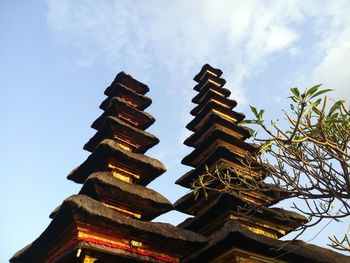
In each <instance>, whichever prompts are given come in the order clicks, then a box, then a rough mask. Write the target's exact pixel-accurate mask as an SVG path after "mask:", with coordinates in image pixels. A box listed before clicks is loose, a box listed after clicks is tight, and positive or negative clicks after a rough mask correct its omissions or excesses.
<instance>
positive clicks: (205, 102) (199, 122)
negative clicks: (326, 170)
mask: <svg viewBox="0 0 350 263" xmlns="http://www.w3.org/2000/svg"><path fill="white" fill-rule="evenodd" d="M221 75H222V71H221V70H219V69H216V68H213V67H211V66H210V65H208V64H206V65H204V66H203V67H202V69H201V70H200V72H199V73H198V74H197V75H196V76H195V77H194V80H195V81H196V82H197V84H196V85H195V87H194V90H195V91H197V92H198V94H197V95H196V96H195V97H194V98H193V100H192V102H193V103H195V104H196V106H195V108H194V109H193V110H192V111H191V114H192V115H193V116H194V118H193V120H192V121H191V122H190V123H189V124H188V125H187V128H188V129H189V130H190V131H192V132H193V134H192V135H191V136H190V137H189V138H187V139H186V140H185V142H184V143H185V145H187V146H190V147H193V148H194V149H193V151H192V152H191V153H190V154H188V155H187V156H186V157H185V158H183V160H182V163H183V164H185V165H188V166H191V167H192V170H190V171H189V172H188V173H186V174H185V175H183V176H182V177H180V178H179V179H178V180H177V182H176V183H177V184H179V185H181V186H183V187H186V188H188V189H191V187H192V184H193V182H194V181H195V180H197V179H198V177H199V176H201V175H203V174H204V173H215V170H216V169H218V168H220V169H223V170H225V171H227V172H228V173H231V174H238V173H239V174H241V175H242V176H247V180H249V179H250V178H249V176H253V177H256V178H259V179H261V182H262V183H263V180H264V178H263V174H264V173H263V169H264V168H263V166H262V165H259V164H256V165H255V170H253V171H249V172H247V167H246V166H245V165H244V163H245V160H246V157H247V156H248V155H250V154H253V153H255V152H256V151H258V147H257V146H255V145H254V144H251V143H248V142H246V139H248V138H249V137H250V130H249V129H248V128H245V127H244V126H242V125H241V124H240V122H241V121H242V120H243V119H244V118H245V116H244V114H242V113H239V112H236V111H234V110H233V108H234V107H235V106H236V105H237V102H236V101H234V100H232V99H230V98H229V96H230V91H229V89H226V88H225V87H224V85H225V82H226V81H225V80H224V79H223V78H221ZM148 91H149V88H148V86H147V85H145V84H143V83H141V82H139V81H137V80H135V79H134V78H132V77H131V76H130V75H127V74H126V73H124V72H120V73H119V74H118V75H117V76H116V78H115V80H114V81H113V82H112V83H111V85H110V86H109V87H108V88H107V89H106V90H105V95H106V96H107V98H106V99H105V100H104V101H103V102H102V103H101V105H100V108H101V110H103V113H102V114H101V116H100V117H98V118H97V119H96V120H95V121H94V122H93V124H92V128H94V129H96V133H95V135H94V136H93V137H92V138H91V139H90V140H89V141H88V142H87V143H86V144H85V146H84V149H85V150H87V151H89V152H90V153H91V154H90V155H89V156H88V158H87V159H86V160H85V161H84V162H83V163H82V164H81V165H79V166H78V167H77V168H75V169H74V170H73V171H72V172H71V173H70V174H69V175H68V179H69V180H72V181H74V182H75V183H78V184H82V187H81V190H80V192H79V193H78V194H76V195H73V196H70V197H68V198H67V199H65V200H64V201H63V203H62V204H61V205H60V206H59V207H57V208H56V209H54V210H53V212H52V213H51V215H50V218H51V219H52V220H51V222H50V224H49V225H48V227H47V228H46V229H45V230H44V232H43V233H42V234H41V235H40V236H39V237H38V238H37V239H36V240H35V241H34V242H33V243H31V244H29V245H27V246H26V247H24V248H23V249H21V250H20V251H18V252H17V253H16V254H15V255H14V256H13V257H12V258H11V259H10V262H11V263H51V262H59V263H105V262H106V263H109V262H111V263H112V262H131V263H132V262H155V263H161V262H169V263H179V262H193V263H202V262H204V263H205V262H211V263H223V262H242V263H243V262H245V263H267V262H298V263H301V262H308V263H309V262H324V263H325V262H330V263H333V262H334V263H338V262H350V260H349V257H346V256H343V255H341V254H338V253H336V252H333V251H331V250H328V249H324V248H320V247H317V246H314V245H310V244H307V243H304V242H302V241H297V240H294V241H291V242H288V241H281V240H279V239H280V238H281V237H283V236H285V235H286V234H288V233H289V232H291V231H293V230H295V229H296V228H298V227H299V226H301V225H303V224H304V223H306V222H307V219H306V218H305V217H304V216H301V215H299V214H297V213H295V212H292V211H287V210H284V209H282V208H276V207H275V206H274V205H276V204H277V203H278V201H280V200H281V199H282V198H283V196H281V195H279V194H277V193H276V192H275V191H273V190H268V191H265V192H264V191H263V192H258V191H243V190H242V191H240V190H228V191H221V190H222V189H221V187H222V186H220V185H219V184H216V183H214V184H213V185H211V187H212V188H217V190H219V191H215V190H210V191H208V194H207V195H205V194H204V193H202V192H201V193H200V194H199V195H198V196H195V195H194V193H193V192H190V193H189V194H187V195H185V196H184V197H182V198H180V199H179V200H178V201H177V202H176V203H175V204H174V205H173V204H172V203H171V202H170V201H168V200H167V199H166V198H165V197H164V196H162V195H161V194H159V193H157V192H155V191H154V190H151V189H149V188H147V185H148V184H149V183H150V182H151V181H152V180H154V179H156V178H157V177H158V176H160V175H162V174H163V173H164V172H165V171H166V168H165V166H164V165H163V164H162V163H161V162H160V161H158V160H156V159H154V158H152V157H149V156H147V155H145V153H146V151H147V150H148V149H150V148H152V147H153V146H155V145H156V144H157V143H158V142H159V140H158V139H157V137H155V136H154V135H152V134H150V133H149V132H147V131H146V129H147V128H148V127H149V126H150V125H152V124H153V123H154V121H155V119H154V118H153V116H151V115H150V114H148V113H147V112H145V111H144V110H145V109H146V108H147V107H148V106H149V105H150V104H151V103H152V100H151V99H150V98H149V97H147V96H146V95H145V94H146V93H147V92H148ZM249 205H258V206H259V210H258V211H253V210H249V211H248V212H246V213H242V211H241V209H240V208H242V207H245V206H249ZM174 208H175V209H176V210H178V211H180V212H183V213H186V214H188V215H190V216H192V217H190V218H188V219H186V220H185V221H184V222H182V223H180V224H179V225H178V226H173V225H171V224H167V223H159V222H152V220H153V219H154V218H156V217H158V216H159V215H161V214H163V213H166V212H168V211H171V210H173V209H174Z"/></svg>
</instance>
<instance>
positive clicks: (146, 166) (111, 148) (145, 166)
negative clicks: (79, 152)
mask: <svg viewBox="0 0 350 263" xmlns="http://www.w3.org/2000/svg"><path fill="white" fill-rule="evenodd" d="M109 161H112V162H113V163H115V164H116V165H120V166H122V167H123V169H130V171H132V172H134V173H137V175H138V176H139V177H140V178H139V179H138V180H136V181H135V183H137V184H141V185H147V184H148V183H150V182H151V181H152V180H154V179H155V178H156V177H158V176H159V175H161V174H162V173H164V172H165V171H166V168H165V166H164V165H163V164H162V163H161V162H160V161H158V160H156V159H153V158H151V157H148V156H146V155H143V154H138V153H132V152H129V151H126V150H124V149H123V148H121V147H120V146H119V145H118V143H117V142H115V141H114V140H110V139H105V140H103V141H102V142H101V143H100V144H99V145H98V146H97V148H96V150H95V151H94V152H93V153H92V154H91V155H90V156H89V157H88V158H87V159H86V161H85V162H83V163H82V164H81V165H80V166H78V167H77V168H75V169H74V170H73V171H72V172H71V173H70V174H69V175H68V176H67V178H68V179H69V180H72V181H74V182H76V183H84V182H85V180H86V178H87V177H88V176H89V175H90V174H92V173H94V172H102V171H111V168H110V167H109V165H108V164H109Z"/></svg>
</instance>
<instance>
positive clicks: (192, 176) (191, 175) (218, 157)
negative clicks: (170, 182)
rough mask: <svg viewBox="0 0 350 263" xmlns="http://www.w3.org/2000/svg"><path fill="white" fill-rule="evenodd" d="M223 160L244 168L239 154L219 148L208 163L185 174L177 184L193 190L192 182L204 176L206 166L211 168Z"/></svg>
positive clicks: (211, 155)
mask: <svg viewBox="0 0 350 263" xmlns="http://www.w3.org/2000/svg"><path fill="white" fill-rule="evenodd" d="M222 160H229V161H230V162H233V163H235V164H237V166H240V165H241V166H242V163H241V161H240V157H239V156H237V154H235V153H234V152H231V151H230V150H229V149H227V148H225V147H219V148H217V149H215V151H214V152H212V153H211V154H210V155H209V156H208V158H207V159H206V163H203V164H201V165H199V166H197V167H196V168H195V169H192V170H190V171H189V172H187V173H185V174H184V175H183V176H181V177H180V178H179V179H178V180H177V181H176V182H175V183H176V184H178V185H181V186H183V187H187V188H191V184H192V182H193V181H194V180H196V179H197V178H198V176H199V175H202V174H204V172H205V171H206V168H205V167H206V166H208V167H210V166H212V165H213V164H215V163H218V162H220V161H222Z"/></svg>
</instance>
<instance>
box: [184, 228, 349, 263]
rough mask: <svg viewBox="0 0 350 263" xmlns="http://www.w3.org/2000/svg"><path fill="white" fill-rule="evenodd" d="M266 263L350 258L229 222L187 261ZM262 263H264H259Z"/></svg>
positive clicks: (318, 262) (311, 262)
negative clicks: (243, 260)
mask: <svg viewBox="0 0 350 263" xmlns="http://www.w3.org/2000/svg"><path fill="white" fill-rule="evenodd" d="M250 256H252V258H254V260H255V261H256V260H259V259H260V260H261V261H262V262H276V263H277V262H280V260H282V261H283V262H308V263H346V262H350V257H348V256H345V255H342V254H339V253H336V252H334V251H332V250H329V249H325V248H321V247H318V246H315V245H311V244H307V243H305V242H303V241H299V240H293V241H288V240H287V241H281V240H276V239H272V238H268V237H265V236H262V235H258V234H255V233H254V232H252V231H250V230H248V229H247V228H245V227H243V226H242V225H240V224H239V223H237V222H234V221H229V222H227V223H226V224H225V225H224V226H223V227H222V229H221V230H220V231H218V232H217V233H215V234H214V235H213V236H212V238H211V240H210V242H209V244H208V245H207V246H205V247H204V248H202V249H200V250H199V251H198V252H196V253H193V254H191V255H190V256H188V257H187V258H185V259H184V260H183V261H182V262H184V263H197V262H209V261H210V262H211V261H212V260H214V259H216V260H219V261H218V262H229V261H230V262H231V261H232V260H235V259H236V257H240V258H244V257H247V258H246V260H253V259H252V258H251V257H250ZM259 262H260V261H259Z"/></svg>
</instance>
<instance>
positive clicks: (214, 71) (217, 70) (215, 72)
mask: <svg viewBox="0 0 350 263" xmlns="http://www.w3.org/2000/svg"><path fill="white" fill-rule="evenodd" d="M207 70H209V71H211V72H213V73H214V74H216V75H217V77H220V76H221V75H222V71H221V69H218V68H213V67H212V66H210V65H209V64H204V65H203V67H202V68H201V70H200V71H199V72H198V74H197V75H196V76H195V77H194V78H193V80H194V81H196V82H200V81H201V78H202V76H203V75H204V74H206V71H207Z"/></svg>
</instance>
